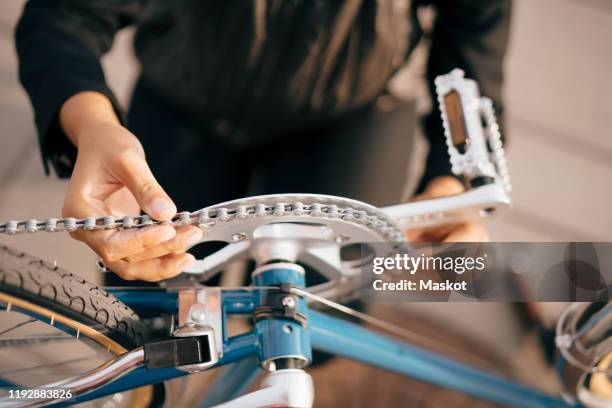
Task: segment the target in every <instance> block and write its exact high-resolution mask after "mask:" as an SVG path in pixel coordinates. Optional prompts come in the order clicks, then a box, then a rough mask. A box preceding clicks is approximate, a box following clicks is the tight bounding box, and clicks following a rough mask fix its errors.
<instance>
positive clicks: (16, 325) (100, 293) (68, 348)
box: [0, 246, 153, 407]
mask: <svg viewBox="0 0 612 408" xmlns="http://www.w3.org/2000/svg"><path fill="white" fill-rule="evenodd" d="M147 336H148V329H147V327H146V325H145V324H144V323H143V322H141V321H140V319H139V317H138V316H137V315H136V314H135V313H134V312H133V311H132V310H131V309H130V308H128V307H127V306H125V305H124V304H123V303H122V302H120V301H119V300H117V298H115V297H114V296H113V295H111V294H110V293H108V292H106V291H105V290H104V289H102V288H100V287H98V286H97V285H95V284H92V283H90V282H87V281H86V280H84V279H82V278H80V277H78V276H77V275H74V274H71V273H69V272H67V271H65V270H62V269H61V268H59V267H57V266H56V265H52V264H49V263H46V262H44V261H42V260H40V259H38V258H34V257H32V256H29V255H27V254H25V253H23V252H20V251H16V250H13V249H11V248H8V247H5V246H0V386H3V387H19V388H31V387H35V386H40V385H43V384H46V383H50V382H54V381H58V380H61V379H65V378H69V377H71V376H74V375H77V374H81V373H83V372H86V371H88V370H90V369H92V368H95V367H97V366H98V365H100V364H102V363H104V362H105V361H108V360H109V359H110V358H112V357H114V356H115V355H119V354H122V353H124V352H126V351H127V350H130V349H133V348H135V347H137V346H139V345H141V344H142V342H143V341H144V340H145V339H146V338H147ZM152 399H153V387H151V386H148V387H142V388H140V389H138V390H133V391H131V392H129V393H122V394H116V395H114V396H110V397H108V398H105V399H103V400H99V401H94V402H91V403H88V405H90V406H102V405H104V406H105V407H113V406H114V407H125V406H131V407H136V406H137V407H145V406H149V405H150V403H151V401H152Z"/></svg>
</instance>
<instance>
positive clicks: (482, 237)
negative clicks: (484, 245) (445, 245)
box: [443, 222, 489, 242]
mask: <svg viewBox="0 0 612 408" xmlns="http://www.w3.org/2000/svg"><path fill="white" fill-rule="evenodd" d="M488 241H489V234H487V231H486V230H485V229H484V227H483V226H482V225H480V224H478V223H475V222H468V223H465V224H458V225H457V226H456V227H455V228H453V229H452V230H451V231H450V232H449V233H448V235H446V237H445V238H444V240H443V242H488Z"/></svg>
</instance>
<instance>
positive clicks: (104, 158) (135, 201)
mask: <svg viewBox="0 0 612 408" xmlns="http://www.w3.org/2000/svg"><path fill="white" fill-rule="evenodd" d="M60 121H61V123H62V126H63V128H64V130H65V132H66V134H67V135H68V137H69V138H70V140H71V141H72V142H73V143H74V144H75V145H76V146H77V149H78V155H77V160H76V164H75V167H74V170H73V173H72V177H71V179H70V185H69V187H68V192H67V193H66V196H65V199H64V207H63V210H62V213H63V216H64V217H75V218H82V217H86V216H103V215H113V216H115V217H122V216H124V215H138V214H139V212H140V210H141V209H142V210H143V211H144V212H145V213H147V214H148V215H149V216H151V217H152V218H153V219H155V220H158V221H165V220H169V219H171V218H172V217H173V216H174V215H175V214H176V207H175V205H174V203H173V202H172V200H171V199H170V197H168V195H167V194H166V193H165V192H164V190H163V189H162V188H161V186H160V185H159V184H158V183H157V181H156V180H155V177H154V176H153V174H152V173H151V170H150V169H149V166H148V165H147V162H146V160H145V155H144V150H143V148H142V146H141V144H140V142H139V141H138V139H137V138H136V136H134V135H133V134H132V133H130V132H129V131H128V130H127V129H125V128H124V127H122V126H121V125H120V123H119V121H118V120H117V117H116V116H115V113H114V111H113V109H112V105H111V104H110V101H108V99H106V97H105V96H103V95H102V94H98V93H93V92H86V93H81V94H77V95H75V96H73V97H72V98H70V99H69V100H68V101H67V102H66V103H65V104H64V105H63V106H62V109H61V111H60ZM72 236H73V237H74V238H76V239H78V240H80V241H83V242H85V243H86V244H87V245H88V246H89V247H90V248H92V249H93V250H94V251H95V252H96V253H97V254H98V255H99V256H100V257H101V258H102V260H103V261H104V263H105V265H106V266H107V267H108V268H109V269H110V270H112V271H113V272H115V273H116V274H118V275H119V276H121V277H122V278H123V279H127V280H135V279H138V280H144V281H159V280H162V279H168V278H170V277H173V276H175V275H177V274H178V273H180V272H181V271H183V270H184V269H186V268H187V267H189V266H190V265H191V264H192V263H193V262H194V261H195V259H194V257H193V256H192V255H190V254H187V253H185V251H186V248H187V247H189V246H191V245H194V244H195V243H197V242H199V241H200V240H201V238H202V231H201V230H200V229H199V228H197V227H193V226H185V227H180V228H176V229H175V228H174V227H172V226H168V225H155V226H150V227H144V228H140V229H136V228H134V229H126V230H109V231H78V232H74V233H72Z"/></svg>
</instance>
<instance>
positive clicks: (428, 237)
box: [404, 176, 489, 242]
mask: <svg viewBox="0 0 612 408" xmlns="http://www.w3.org/2000/svg"><path fill="white" fill-rule="evenodd" d="M463 191H464V188H463V185H462V184H461V182H460V181H459V180H457V179H456V178H454V177H451V176H442V177H437V178H434V179H432V180H431V181H430V182H429V183H428V184H427V187H426V188H425V191H424V192H423V193H422V194H419V195H418V196H416V197H415V198H414V199H415V201H418V200H426V199H430V198H436V197H444V196H448V195H453V194H459V193H462V192H463ZM404 234H405V236H406V239H407V240H408V241H410V242H486V241H488V240H489V235H488V234H487V231H486V230H485V229H484V227H483V226H482V225H481V224H479V223H477V222H465V223H460V224H448V225H442V226H439V227H432V228H419V229H411V230H407V231H405V232H404Z"/></svg>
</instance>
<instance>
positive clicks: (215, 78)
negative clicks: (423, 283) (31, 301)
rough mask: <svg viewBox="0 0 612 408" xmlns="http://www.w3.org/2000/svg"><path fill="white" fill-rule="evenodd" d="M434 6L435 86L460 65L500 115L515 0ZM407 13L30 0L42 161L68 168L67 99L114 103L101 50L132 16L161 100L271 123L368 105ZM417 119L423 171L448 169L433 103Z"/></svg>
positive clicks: (22, 37)
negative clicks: (103, 98) (95, 94)
mask: <svg viewBox="0 0 612 408" xmlns="http://www.w3.org/2000/svg"><path fill="white" fill-rule="evenodd" d="M418 3H419V4H421V3H423V2H422V1H421V2H418ZM432 3H434V5H435V6H437V9H438V13H437V19H436V23H435V28H434V30H433V35H432V46H431V52H430V57H429V64H428V71H427V76H428V80H429V83H430V90H432V91H433V89H432V86H433V85H432V84H433V78H434V77H435V76H436V75H439V74H442V73H447V72H449V71H450V70H451V69H452V68H455V67H460V68H462V69H464V70H465V71H466V74H467V76H468V77H470V78H474V79H476V80H477V81H478V82H479V83H480V87H481V92H482V93H483V94H484V95H487V96H489V97H491V98H492V99H493V101H494V103H495V106H496V109H497V112H498V115H499V116H500V117H501V116H502V113H503V106H502V103H501V102H502V101H501V95H500V93H501V83H502V59H503V55H504V53H505V49H506V43H507V38H508V28H509V17H510V0H488V1H485V2H483V1H480V0H446V1H444V0H438V1H433V2H432ZM415 10H416V5H415V4H411V3H410V1H409V0H405V1H403V2H402V1H393V0H386V1H385V0H383V1H373V0H344V1H340V0H302V1H288V0H264V1H261V2H258V1H257V2H256V1H248V2H247V1H221V0H208V1H205V0H182V1H168V0H149V1H143V0H30V1H28V3H27V4H26V6H25V9H24V12H23V16H22V18H21V20H20V22H19V24H18V27H17V31H16V42H17V52H18V55H19V61H20V67H19V74H20V79H21V82H22V83H23V85H24V87H25V88H26V90H27V92H28V94H29V96H30V98H31V101H32V105H33V107H34V111H35V116H36V126H37V130H38V134H39V140H40V146H41V151H42V155H43V160H44V162H45V167H46V169H47V170H48V168H47V162H51V163H52V164H53V166H54V168H55V169H56V171H57V173H58V174H59V175H60V176H68V175H69V174H70V172H71V169H72V166H73V163H74V157H75V153H76V152H75V150H74V147H72V146H71V145H70V143H69V142H68V140H67V138H66V137H65V135H64V134H63V131H62V129H61V128H60V126H59V125H58V120H57V114H58V111H59V108H60V107H61V105H62V104H63V102H64V101H65V100H66V99H68V98H69V97H70V96H72V95H74V94H75V93H77V92H81V91H99V92H101V93H103V94H105V95H107V96H108V97H109V98H110V99H111V101H113V103H114V105H115V107H116V109H117V111H119V109H118V105H117V102H116V100H115V98H114V96H113V94H112V92H111V91H110V90H109V89H108V87H107V85H106V83H105V79H104V74H103V72H102V69H101V66H100V63H99V59H100V57H101V56H102V55H103V54H104V53H105V52H107V51H108V50H109V49H110V47H111V45H112V42H113V37H114V35H115V33H116V32H117V31H118V30H119V29H121V28H123V27H125V26H127V25H130V24H136V25H137V34H136V39H135V50H136V54H137V56H138V59H139V60H140V62H141V64H142V77H143V81H145V82H146V83H147V84H148V85H149V86H151V87H152V88H155V89H156V90H157V91H158V93H159V94H161V95H164V97H165V98H167V100H168V103H171V104H172V105H174V106H175V107H177V108H179V109H181V110H182V111H184V112H185V114H186V115H188V116H189V115H191V116H192V117H193V118H194V120H197V118H198V117H200V116H201V115H202V114H207V115H210V116H211V117H223V118H224V119H225V120H229V121H231V122H233V123H234V124H236V126H238V127H243V128H245V129H249V130H251V129H259V130H261V132H259V133H260V134H275V133H278V132H282V131H283V130H284V129H289V128H292V127H301V126H304V125H306V124H308V123H312V122H320V121H324V120H333V119H334V118H335V117H338V116H340V115H343V114H347V113H351V112H355V111H358V110H359V109H361V108H363V107H365V106H368V105H370V104H372V103H373V102H374V101H375V100H376V98H377V97H378V96H380V95H381V94H382V93H384V92H385V89H386V86H387V82H388V80H389V78H390V77H391V76H392V75H393V74H394V73H395V72H396V71H397V70H398V69H399V68H401V66H402V64H403V63H404V62H405V60H406V59H407V57H408V56H409V54H410V52H411V51H412V49H413V48H414V46H415V45H416V43H417V41H418V39H419V38H420V37H421V34H422V33H421V29H420V27H419V24H418V21H417V19H416V18H415V15H416V14H415ZM435 105H436V104H435V103H434V104H433V106H435ZM425 130H426V134H427V136H428V139H429V142H430V147H431V148H430V153H429V157H428V160H427V167H426V169H425V175H424V181H427V180H429V179H431V178H432V177H435V176H438V175H442V174H449V173H450V168H449V165H448V155H447V152H446V146H445V144H444V137H443V134H442V128H441V123H440V115H439V112H438V111H437V109H434V110H433V111H432V113H431V114H430V115H429V116H428V117H427V118H426V120H425Z"/></svg>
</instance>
